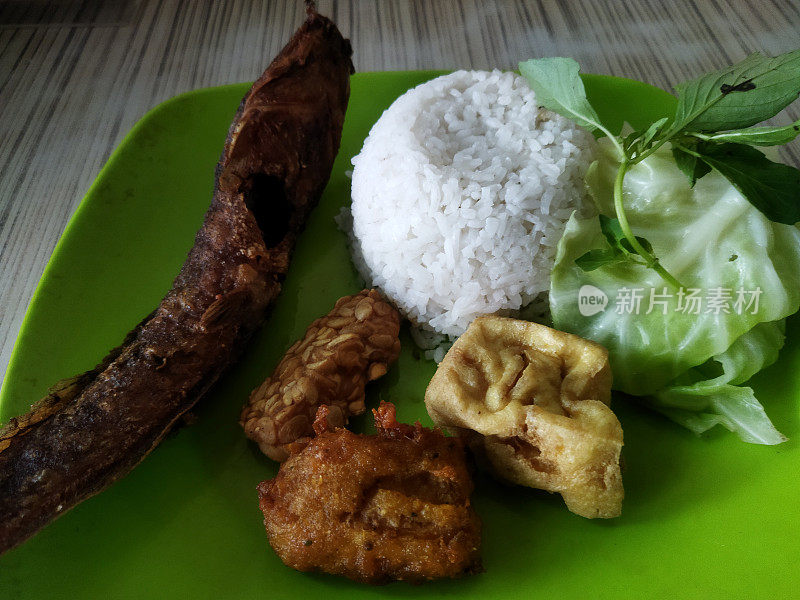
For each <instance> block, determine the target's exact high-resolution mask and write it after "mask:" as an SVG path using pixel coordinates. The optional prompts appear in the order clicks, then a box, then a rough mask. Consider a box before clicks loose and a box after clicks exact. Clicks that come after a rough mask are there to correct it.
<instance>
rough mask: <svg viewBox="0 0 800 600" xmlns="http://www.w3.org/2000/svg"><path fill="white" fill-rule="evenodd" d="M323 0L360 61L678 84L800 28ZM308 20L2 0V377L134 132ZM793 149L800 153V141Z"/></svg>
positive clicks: (758, 12) (733, 18)
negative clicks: (68, 234) (58, 251)
mask: <svg viewBox="0 0 800 600" xmlns="http://www.w3.org/2000/svg"><path fill="white" fill-rule="evenodd" d="M318 5H319V10H320V12H321V13H322V14H325V15H328V16H331V17H332V18H333V19H334V21H336V22H337V24H338V25H339V27H340V29H341V30H342V33H343V34H344V35H345V36H346V37H350V38H351V40H352V43H353V48H354V62H355V66H356V69H357V70H358V71H383V70H405V69H433V68H445V69H447V68H452V69H455V68H475V69H490V68H500V69H509V68H513V67H515V66H516V64H517V62H518V61H519V60H521V59H525V58H529V57H535V56H554V55H560V56H572V57H574V58H575V59H577V60H578V61H579V62H580V63H581V65H582V66H583V69H584V71H586V72H594V73H605V74H611V75H619V76H623V77H630V78H634V79H640V80H642V81H646V82H648V83H651V84H653V85H657V86H660V87H663V88H666V89H669V88H670V87H671V85H672V84H674V83H677V82H679V81H681V80H684V79H687V78H689V77H693V76H697V75H700V74H702V73H704V72H706V71H709V70H711V69H714V68H719V67H722V66H724V65H727V64H730V63H731V62H735V61H737V60H740V59H742V58H744V57H745V56H746V55H747V54H749V53H751V52H754V51H757V50H758V51H761V52H764V53H766V54H772V55H774V54H779V53H781V52H786V51H789V50H793V49H795V48H796V47H797V46H798V39H800V38H798V32H800V2H796V1H791V2H787V1H785V0H760V1H759V2H752V1H748V0H695V1H690V0H677V1H671V2H661V1H659V0H630V1H626V2H623V1H614V0H573V1H570V2H561V1H556V0H527V1H526V0H486V1H482V0H452V1H447V2H444V1H438V0H411V1H409V0H376V1H373V0H363V1H359V0H319V1H318ZM302 18H303V6H302V2H299V1H296V0H251V1H248V0H229V1H216V0H205V1H200V0H161V1H156V0H138V1H136V2H122V1H121V0H106V1H105V2H104V1H101V0H61V1H56V0H53V1H47V0H36V1H28V2H23V1H22V0H10V1H9V0H6V1H4V0H0V380H1V379H2V377H3V375H4V374H5V370H6V366H7V364H8V360H9V358H10V355H11V350H12V347H13V344H14V340H15V338H16V336H17V332H18V331H19V327H20V324H21V322H22V318H23V316H24V313H25V310H26V308H27V306H28V303H29V301H30V299H31V296H32V295H33V292H34V289H35V288H36V284H37V282H38V280H39V278H40V276H41V274H42V271H43V269H44V267H45V265H46V263H47V260H48V259H49V257H50V254H51V252H52V250H53V247H54V246H55V244H56V242H57V241H58V238H59V236H60V235H61V232H62V231H63V230H64V227H65V226H66V224H67V221H68V220H69V217H70V215H71V214H72V212H73V211H74V210H75V208H76V207H77V205H78V203H79V202H80V200H81V198H82V197H83V195H84V194H85V192H86V190H87V189H88V187H89V185H90V184H91V182H92V181H93V180H94V178H95V177H96V176H97V173H98V172H99V170H100V169H101V167H102V166H103V164H104V163H105V161H106V160H107V158H108V156H109V154H110V153H111V151H112V150H113V148H114V147H115V146H116V145H117V144H118V143H119V142H120V141H121V139H122V137H123V136H124V135H125V133H126V132H127V131H129V130H130V128H131V127H132V126H133V124H134V123H135V122H136V121H137V120H138V119H140V118H141V117H142V115H144V113H146V112H147V111H148V110H149V109H150V108H152V107H154V106H155V105H157V104H158V103H160V102H162V101H164V100H167V99H168V98H170V97H172V96H174V95H176V94H179V93H181V92H185V91H188V90H192V89H195V88H199V87H206V86H214V85H222V84H226V83H234V82H240V81H249V80H252V79H255V78H256V77H257V76H258V75H259V74H260V73H261V71H262V69H263V68H264V65H266V64H268V63H269V61H270V60H271V59H272V57H273V56H274V55H275V54H276V53H277V52H278V50H280V48H281V47H282V46H283V44H284V42H285V41H286V40H287V39H288V38H289V37H290V36H291V34H292V33H293V32H294V30H295V29H296V28H297V26H298V25H299V24H300V22H301V21H302ZM798 117H800V114H799V111H798V110H797V108H794V109H793V110H791V111H788V112H787V113H786V114H785V115H783V116H782V117H780V118H779V119H778V120H777V121H776V122H780V123H787V122H789V119H790V118H791V119H797V118H798ZM783 152H784V159H785V160H787V161H789V162H791V163H793V164H796V165H800V152H798V147H797V144H795V146H794V147H793V148H790V149H789V150H788V151H787V150H784V151H783ZM132 325H133V324H132ZM98 358H99V357H98ZM65 375H70V374H66V373H65Z"/></svg>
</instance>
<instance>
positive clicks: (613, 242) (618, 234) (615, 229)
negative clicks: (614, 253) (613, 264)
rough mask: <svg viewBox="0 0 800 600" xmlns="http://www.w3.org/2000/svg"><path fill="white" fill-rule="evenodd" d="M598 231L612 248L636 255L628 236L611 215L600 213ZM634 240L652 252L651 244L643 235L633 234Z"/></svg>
mask: <svg viewBox="0 0 800 600" xmlns="http://www.w3.org/2000/svg"><path fill="white" fill-rule="evenodd" d="M599 217H600V231H601V232H602V233H603V236H604V237H605V238H606V240H607V241H608V244H609V246H611V248H614V249H616V250H618V251H620V252H622V253H623V254H634V255H637V256H638V253H637V252H636V250H634V249H633V246H631V243H630V242H629V241H628V238H626V237H625V234H624V233H622V227H621V226H620V224H619V221H618V220H617V219H613V218H611V217H607V216H606V215H604V214H603V213H600V215H599ZM635 237H636V241H637V242H639V243H640V244H641V245H642V248H644V249H645V250H647V252H649V253H650V254H653V246H652V244H650V242H648V241H647V240H646V239H644V238H643V237H639V236H638V235H637V236H635Z"/></svg>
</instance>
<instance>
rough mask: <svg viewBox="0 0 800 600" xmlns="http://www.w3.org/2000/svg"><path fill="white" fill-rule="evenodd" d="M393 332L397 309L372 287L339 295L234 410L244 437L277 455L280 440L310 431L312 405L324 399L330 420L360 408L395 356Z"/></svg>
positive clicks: (281, 450)
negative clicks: (368, 386) (244, 403)
mask: <svg viewBox="0 0 800 600" xmlns="http://www.w3.org/2000/svg"><path fill="white" fill-rule="evenodd" d="M399 333H400V315H399V313H398V312H397V311H396V310H395V309H394V308H392V306H391V305H390V304H388V303H387V302H386V301H384V300H383V298H381V295H380V294H379V293H378V292H377V291H375V290H363V291H361V292H359V293H358V294H354V295H352V296H345V297H343V298H339V300H338V301H337V302H336V305H335V306H334V307H333V309H332V310H331V311H330V312H329V313H328V314H327V315H325V316H324V317H320V318H319V319H317V320H316V321H314V322H313V323H311V325H309V326H308V329H306V333H305V336H303V339H302V340H298V341H297V342H296V343H295V344H294V345H293V346H292V347H291V348H289V350H287V351H286V355H285V356H284V357H283V359H281V362H280V363H278V366H277V367H275V371H274V372H273V373H272V375H271V376H270V377H268V378H267V379H266V380H265V381H264V383H262V384H261V385H260V386H258V388H256V389H255V390H253V393H252V394H250V399H249V401H248V403H247V406H245V407H244V409H243V410H242V415H241V417H240V423H241V425H242V427H243V428H244V432H245V434H246V435H247V437H249V438H250V439H251V440H253V441H255V442H257V443H258V446H259V447H260V448H261V451H262V452H263V453H264V454H266V455H267V456H269V457H270V458H271V459H273V460H285V459H286V457H287V456H288V455H289V454H288V451H287V450H286V446H287V444H292V443H294V442H297V441H298V440H301V441H302V439H303V438H305V437H308V436H310V435H312V433H313V432H312V428H311V424H312V422H313V421H314V415H315V414H316V413H317V408H318V407H319V406H321V405H328V406H329V411H328V421H329V422H330V424H331V425H332V426H333V427H343V426H344V425H345V424H346V423H347V420H348V419H349V418H350V416H352V415H360V414H363V413H364V411H365V410H366V405H365V404H364V387H365V386H366V384H367V382H369V381H374V380H375V379H378V377H381V376H382V375H384V374H385V373H386V370H387V369H388V367H389V365H390V364H392V363H393V362H394V361H396V360H397V357H398V355H399V354H400V340H399V338H398V335H399Z"/></svg>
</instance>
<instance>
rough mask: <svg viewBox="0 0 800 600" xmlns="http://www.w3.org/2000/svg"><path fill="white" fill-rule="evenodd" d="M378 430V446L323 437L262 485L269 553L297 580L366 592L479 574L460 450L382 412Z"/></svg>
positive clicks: (346, 435)
mask: <svg viewBox="0 0 800 600" xmlns="http://www.w3.org/2000/svg"><path fill="white" fill-rule="evenodd" d="M325 410H327V407H322V408H320V411H323V414H322V416H321V418H318V419H317V420H316V422H315V428H317V429H320V425H324V424H325V422H326V419H325V416H324V411H325ZM376 424H377V426H378V435H374V436H366V435H357V434H354V433H351V432H350V431H347V430H346V429H337V430H336V431H334V432H330V431H325V432H320V433H319V435H318V436H317V437H315V438H313V439H312V440H310V441H309V442H308V444H307V445H306V446H305V448H303V449H302V450H301V451H300V452H298V453H297V454H293V455H292V456H290V457H289V458H288V460H286V462H284V463H283V464H282V465H281V468H280V470H279V471H278V475H277V476H276V477H275V479H273V480H271V481H264V482H262V483H261V484H259V486H258V493H259V499H260V506H261V510H262V511H263V513H264V524H265V526H266V530H267V535H268V536H269V541H270V544H271V545H272V547H273V549H274V550H275V552H276V553H277V554H278V556H279V557H280V558H281V560H282V561H283V562H284V563H286V564H287V565H288V566H290V567H292V568H294V569H298V570H300V571H323V572H326V573H332V574H335V575H344V576H345V577H349V578H350V579H354V580H356V581H361V582H365V583H372V584H379V583H386V582H388V581H391V580H405V581H411V582H421V581H425V580H429V579H434V578H440V577H458V576H461V575H465V574H468V573H474V572H477V571H480V570H481V566H480V557H479V546H480V521H479V519H478V517H477V515H476V513H475V511H474V509H473V508H472V506H471V504H470V494H471V493H472V480H471V479H470V475H469V472H468V470H467V466H466V464H465V457H464V449H463V446H462V443H461V441H460V440H459V439H458V438H449V437H445V436H443V435H442V434H441V433H440V432H439V431H434V430H430V429H425V428H423V427H422V426H420V425H419V423H417V424H416V425H415V426H411V425H403V424H400V423H397V422H396V420H395V418H394V407H393V406H391V405H388V404H383V405H382V407H381V409H380V411H379V414H378V415H376Z"/></svg>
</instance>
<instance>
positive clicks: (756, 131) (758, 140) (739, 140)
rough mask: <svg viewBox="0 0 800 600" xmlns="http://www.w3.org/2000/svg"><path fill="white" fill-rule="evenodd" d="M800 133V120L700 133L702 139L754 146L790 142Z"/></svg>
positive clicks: (777, 144)
mask: <svg viewBox="0 0 800 600" xmlns="http://www.w3.org/2000/svg"><path fill="white" fill-rule="evenodd" d="M798 135H800V121H795V122H794V123H792V124H791V125H786V126H784V127H751V128H749V129H737V130H735V131H724V132H722V133H713V134H711V135H699V136H697V137H699V138H700V139H703V140H708V141H711V142H734V143H736V144H749V145H752V146H780V145H782V144H788V143H789V142H791V141H792V140H794V138H796V137H797V136H798Z"/></svg>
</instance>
